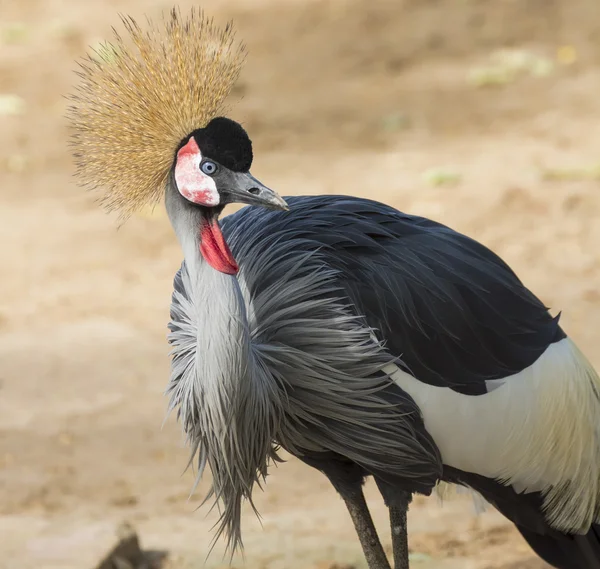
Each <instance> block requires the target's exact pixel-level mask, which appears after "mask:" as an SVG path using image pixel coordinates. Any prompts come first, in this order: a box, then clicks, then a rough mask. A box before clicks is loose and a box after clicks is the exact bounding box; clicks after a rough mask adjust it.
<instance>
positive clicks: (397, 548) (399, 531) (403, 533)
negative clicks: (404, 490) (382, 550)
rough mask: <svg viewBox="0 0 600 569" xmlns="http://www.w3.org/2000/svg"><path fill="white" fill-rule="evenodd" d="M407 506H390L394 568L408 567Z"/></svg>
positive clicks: (404, 568) (403, 568) (405, 568)
mask: <svg viewBox="0 0 600 569" xmlns="http://www.w3.org/2000/svg"><path fill="white" fill-rule="evenodd" d="M407 511H408V500H407V502H406V506H400V505H398V506H390V526H391V529H392V550H393V552H394V569H408V532H407V527H406V512H407Z"/></svg>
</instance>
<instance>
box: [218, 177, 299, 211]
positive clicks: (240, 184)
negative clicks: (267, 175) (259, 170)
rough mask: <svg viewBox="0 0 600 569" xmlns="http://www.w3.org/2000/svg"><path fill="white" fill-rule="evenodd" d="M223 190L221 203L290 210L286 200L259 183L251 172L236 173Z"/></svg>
mask: <svg viewBox="0 0 600 569" xmlns="http://www.w3.org/2000/svg"><path fill="white" fill-rule="evenodd" d="M227 186H228V187H227V188H225V189H223V190H221V198H222V199H221V203H224V204H225V203H245V204H248V205H257V206H262V207H266V208H269V209H281V210H284V211H287V210H289V207H288V205H287V203H286V202H285V200H284V199H283V198H282V197H281V196H280V195H279V194H278V193H277V192H275V191H273V190H272V189H271V188H267V186H265V185H264V184H262V183H261V182H259V181H258V180H257V179H256V178H255V177H254V176H253V175H252V174H250V172H236V173H235V174H234V176H233V177H232V179H230V180H228V183H227Z"/></svg>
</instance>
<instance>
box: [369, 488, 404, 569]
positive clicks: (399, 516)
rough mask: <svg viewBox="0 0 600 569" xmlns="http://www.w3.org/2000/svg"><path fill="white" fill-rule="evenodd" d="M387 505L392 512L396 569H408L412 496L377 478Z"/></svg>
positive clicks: (391, 524)
mask: <svg viewBox="0 0 600 569" xmlns="http://www.w3.org/2000/svg"><path fill="white" fill-rule="evenodd" d="M375 482H377V486H378V487H379V491H380V492H381V495H382V496H383V500H384V502H385V505H386V506H387V507H388V509H389V510H390V529H391V531H392V552H393V556H394V569H408V531H407V524H406V513H407V512H408V505H409V504H410V502H411V500H412V494H411V493H410V492H406V491H405V490H402V489H400V488H398V486H396V485H395V484H391V483H389V482H385V481H384V480H382V479H380V478H377V477H376V478H375Z"/></svg>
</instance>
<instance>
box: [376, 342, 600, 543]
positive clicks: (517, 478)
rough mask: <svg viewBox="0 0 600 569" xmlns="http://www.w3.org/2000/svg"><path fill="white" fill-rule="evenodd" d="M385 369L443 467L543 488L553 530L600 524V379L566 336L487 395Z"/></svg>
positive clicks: (519, 485) (576, 529) (527, 489)
mask: <svg viewBox="0 0 600 569" xmlns="http://www.w3.org/2000/svg"><path fill="white" fill-rule="evenodd" d="M385 372H386V373H388V374H389V375H390V377H391V378H392V379H393V381H394V382H395V383H397V384H398V385H399V386H400V387H401V388H402V389H403V390H404V391H406V393H408V394H409V395H410V396H411V397H412V398H413V399H414V400H415V402H416V403H417V405H418V406H419V407H420V409H421V412H422V414H423V419H424V422H425V427H426V428H427V430H428V432H429V434H430V435H431V436H432V437H433V439H434V441H435V442H436V444H437V446H438V448H439V449H440V452H441V454H442V458H443V461H444V463H445V464H447V465H448V466H453V467H455V468H459V469H461V470H464V471H467V472H472V473H475V474H480V475H482V476H487V477H489V478H495V479H498V480H500V481H502V482H503V483H505V484H511V485H513V487H514V488H515V489H516V490H517V491H518V492H531V491H542V492H543V493H544V507H545V514H546V519H547V521H548V523H550V524H551V525H552V526H553V527H555V528H556V529H558V530H561V531H565V532H575V533H580V532H587V530H588V529H589V526H590V525H591V524H592V522H599V521H600V519H599V518H600V516H598V515H597V514H596V511H597V510H599V509H600V508H597V505H598V504H600V495H599V494H600V484H599V482H600V401H599V392H600V378H599V377H598V375H597V373H596V372H595V371H594V369H593V368H592V366H591V364H590V363H589V362H588V361H587V359H586V358H585V356H584V355H583V354H582V353H581V352H580V351H579V349H578V348H577V346H575V344H574V343H573V342H572V341H571V340H570V339H569V338H565V339H563V340H561V341H559V342H557V343H555V344H552V345H551V346H549V347H548V349H547V350H546V351H545V352H544V353H543V354H542V355H541V356H540V357H539V358H538V360H537V361H536V362H535V363H534V364H533V365H531V366H530V367H528V368H526V369H524V370H523V371H521V372H519V373H517V374H514V375H512V376H509V377H506V378H504V379H501V380H497V381H495V382H494V384H493V386H490V387H493V388H492V390H491V391H490V392H489V393H487V394H485V395H478V396H469V395H463V394H461V393H457V392H456V391H453V390H451V389H449V388H446V387H436V386H433V385H428V384H426V383H422V382H420V381H419V380H418V379H415V378H414V377H413V376H411V375H409V374H407V373H405V372H404V371H402V370H401V369H400V368H398V367H397V366H395V365H389V366H387V368H386V369H385Z"/></svg>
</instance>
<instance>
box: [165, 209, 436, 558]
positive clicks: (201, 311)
mask: <svg viewBox="0 0 600 569" xmlns="http://www.w3.org/2000/svg"><path fill="white" fill-rule="evenodd" d="M225 221H227V218H226V220H225ZM238 221H240V220H238ZM247 221H248V223H244V222H243V220H242V222H241V223H223V229H224V234H225V236H226V239H227V241H228V243H229V245H230V246H231V249H232V251H233V253H234V256H235V258H236V260H237V262H238V263H239V265H240V272H239V274H238V276H237V278H236V277H231V276H226V275H221V274H218V275H217V274H216V272H215V271H214V270H213V269H212V268H210V267H208V266H206V269H205V270H203V271H202V272H203V275H204V277H206V278H203V279H201V280H200V281H199V287H200V288H198V287H196V286H195V285H194V283H193V282H192V280H191V279H190V275H189V273H188V271H187V269H186V265H185V263H184V264H183V265H182V267H181V269H180V271H179V272H178V273H177V276H176V278H175V292H174V294H173V303H172V308H171V320H172V321H171V324H170V328H171V333H170V335H169V341H170V343H171V344H172V346H173V352H172V357H173V365H172V376H171V382H170V386H169V392H170V394H171V407H172V408H174V407H178V415H179V418H180V420H181V422H182V425H183V427H184V429H185V432H186V434H187V436H188V438H189V442H190V444H191V446H192V449H193V451H194V452H197V453H198V461H199V474H200V475H201V474H202V470H203V469H204V467H205V465H206V464H208V465H209V466H210V469H211V472H212V474H213V487H212V492H211V496H214V498H215V499H216V501H217V503H218V504H219V506H220V509H221V524H220V531H219V532H218V533H217V535H219V534H220V533H222V532H223V531H224V532H225V533H226V535H227V537H228V543H229V545H230V546H233V547H234V548H235V546H237V545H239V544H240V543H241V533H240V505H241V502H242V500H243V499H244V498H245V499H247V500H249V501H251V493H252V489H253V486H254V484H255V483H257V482H259V483H260V480H261V479H262V478H264V476H265V475H266V473H267V466H268V463H269V460H270V459H276V447H277V446H282V447H283V448H285V449H286V450H288V451H289V452H291V453H293V454H295V455H300V456H301V455H303V454H305V453H309V454H312V455H315V454H317V455H318V454H319V453H323V452H334V453H336V454H339V455H341V456H343V457H346V458H348V459H349V460H350V461H352V462H355V463H357V464H359V465H360V466H361V467H363V468H364V469H365V471H366V472H368V473H382V474H384V473H388V474H389V475H390V476H391V477H393V478H394V479H395V478H398V479H403V480H405V481H407V484H408V486H409V488H410V490H413V491H414V490H419V489H420V490H422V491H425V492H427V491H429V490H430V489H431V487H432V486H433V485H434V484H435V482H436V480H437V479H438V478H439V476H440V475H441V459H440V456H439V453H438V451H437V448H436V447H435V445H434V443H433V442H432V441H431V439H430V438H429V437H428V436H427V435H426V434H424V432H423V428H422V425H421V418H420V413H419V410H418V409H417V407H416V406H415V404H414V403H413V402H412V400H411V399H410V398H409V397H408V396H406V395H404V394H402V393H401V392H400V390H398V389H395V390H394V394H393V395H392V397H391V398H390V395H391V394H390V393H389V390H390V388H392V389H393V386H392V382H391V380H390V379H389V378H388V377H387V376H386V375H385V374H383V373H382V372H381V370H382V368H383V367H384V366H385V365H386V364H389V363H390V362H395V361H397V358H396V357H394V356H392V355H391V354H389V353H387V352H386V350H385V348H384V345H383V343H382V342H381V341H379V340H378V339H377V331H376V330H373V329H371V328H370V327H369V326H368V325H367V323H366V320H365V319H364V317H362V316H361V315H360V314H357V312H356V311H355V310H354V309H353V308H352V305H351V304H350V301H349V298H348V297H347V295H346V293H345V291H344V288H343V286H342V285H341V282H340V274H339V271H337V270H335V269H333V268H331V267H330V266H329V264H328V263H327V260H326V258H325V257H324V256H323V255H322V254H321V253H320V252H319V251H318V250H311V247H307V244H309V242H308V241H307V240H306V239H305V238H303V237H302V235H293V234H290V233H289V232H287V231H286V229H285V227H281V230H280V231H279V232H278V231H273V232H260V231H256V230H252V223H251V222H252V219H247ZM210 272H212V273H213V275H212V276H211V275H210ZM200 283H201V285H200ZM211 305H212V307H213V308H214V313H215V316H214V317H211V315H210V307H211ZM223 311H225V313H226V314H227V315H228V317H227V319H226V325H225V326H224V327H223V326H222V325H220V324H219V323H220V322H222V320H223V318H222V316H216V314H217V313H218V314H221V313H223ZM213 362H214V363H216V364H217V365H216V367H213ZM411 481H412V482H414V484H413V485H412V487H411Z"/></svg>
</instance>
